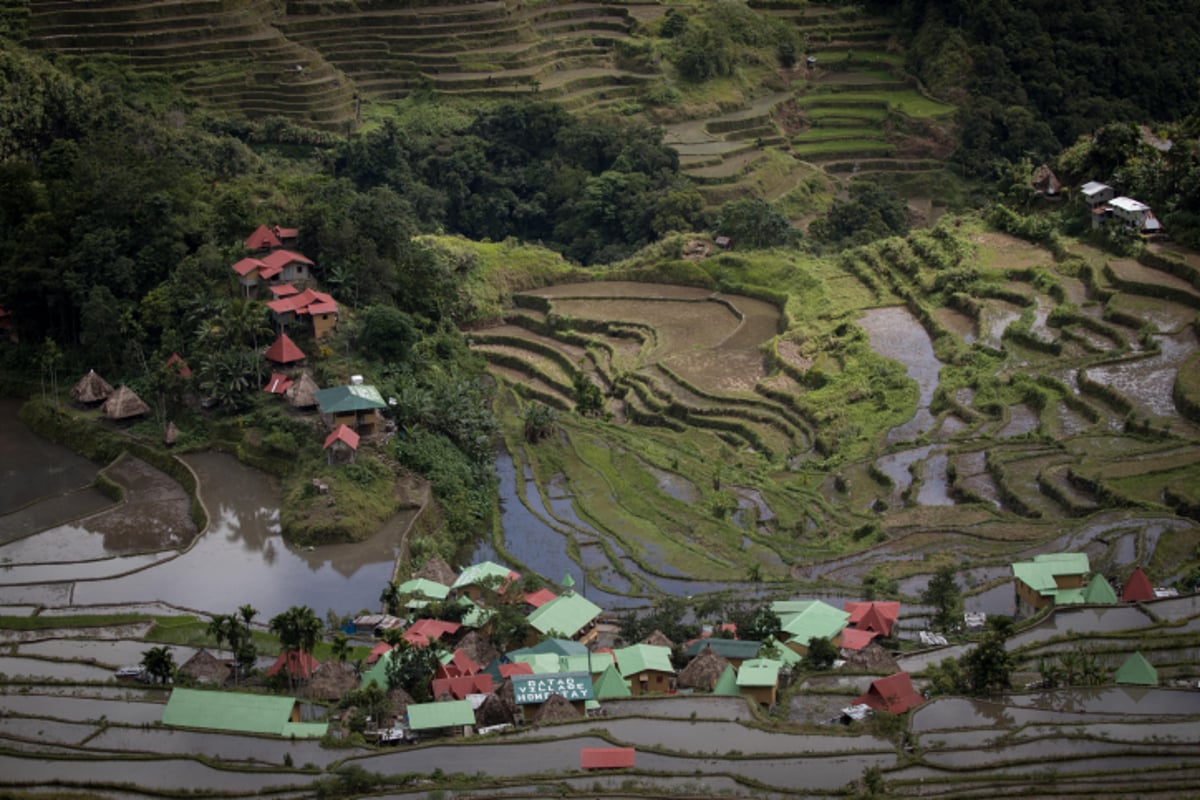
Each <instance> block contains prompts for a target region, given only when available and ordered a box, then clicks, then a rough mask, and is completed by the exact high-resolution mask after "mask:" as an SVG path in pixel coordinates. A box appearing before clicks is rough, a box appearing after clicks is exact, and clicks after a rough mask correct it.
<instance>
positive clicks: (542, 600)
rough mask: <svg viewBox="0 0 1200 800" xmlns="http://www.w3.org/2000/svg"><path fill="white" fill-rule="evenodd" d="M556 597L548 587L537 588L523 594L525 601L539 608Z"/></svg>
mask: <svg viewBox="0 0 1200 800" xmlns="http://www.w3.org/2000/svg"><path fill="white" fill-rule="evenodd" d="M557 599H558V595H556V594H555V593H554V592H552V591H550V590H549V589H538V590H537V591H536V592H530V593H528V594H527V595H525V602H526V603H529V605H531V606H533V607H534V608H541V607H542V606H544V605H546V603H549V602H550V601H551V600H557Z"/></svg>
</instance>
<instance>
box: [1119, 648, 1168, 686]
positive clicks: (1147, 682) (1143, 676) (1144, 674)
mask: <svg viewBox="0 0 1200 800" xmlns="http://www.w3.org/2000/svg"><path fill="white" fill-rule="evenodd" d="M1115 680H1116V682H1117V683H1131V684H1134V685H1136V686H1157V685H1158V670H1156V669H1155V668H1154V665H1152V664H1151V663H1150V662H1149V661H1147V660H1146V657H1145V656H1143V655H1142V654H1141V653H1140V652H1135V653H1134V654H1133V655H1131V656H1130V657H1129V658H1127V659H1125V663H1124V664H1122V665H1121V666H1120V667H1119V668H1118V669H1117V676H1116V679H1115Z"/></svg>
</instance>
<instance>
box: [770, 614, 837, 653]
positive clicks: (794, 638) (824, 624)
mask: <svg viewBox="0 0 1200 800" xmlns="http://www.w3.org/2000/svg"><path fill="white" fill-rule="evenodd" d="M771 610H772V611H774V612H775V613H776V614H778V615H779V622H780V627H781V630H782V632H783V638H784V643H785V644H787V646H788V647H789V648H791V649H792V650H793V651H795V652H797V653H799V654H800V655H802V656H803V655H808V643H809V642H810V641H812V640H813V639H816V638H818V637H822V638H825V639H828V640H829V641H830V643H831V644H832V645H833V646H834V647H841V644H842V629H843V628H845V627H846V623H847V622H848V621H849V619H850V614H849V613H848V612H846V611H839V610H838V609H836V608H834V607H833V606H831V605H829V604H828V603H824V602H822V601H820V600H776V601H775V602H774V603H771Z"/></svg>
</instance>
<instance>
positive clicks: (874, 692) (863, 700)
mask: <svg viewBox="0 0 1200 800" xmlns="http://www.w3.org/2000/svg"><path fill="white" fill-rule="evenodd" d="M854 702H855V704H866V705H868V706H870V707H871V708H873V709H875V710H876V711H886V712H887V713H889V714H903V713H904V712H905V711H908V710H909V709H910V708H916V707H917V706H919V705H921V704H922V703H924V702H925V698H923V697H921V695H919V694H917V690H916V689H914V688H913V685H912V678H911V677H909V675H908V673H907V672H897V673H896V674H895V675H889V676H888V677H886V678H880V679H879V680H876V681H872V682H871V688H869V689H867V693H866V694H864V695H862V696H861V697H859V698H858V699H856V700H855V701H854Z"/></svg>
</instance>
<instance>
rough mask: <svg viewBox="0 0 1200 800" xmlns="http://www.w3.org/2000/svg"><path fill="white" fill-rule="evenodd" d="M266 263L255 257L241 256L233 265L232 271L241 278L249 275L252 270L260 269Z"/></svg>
mask: <svg viewBox="0 0 1200 800" xmlns="http://www.w3.org/2000/svg"><path fill="white" fill-rule="evenodd" d="M265 266H266V264H264V263H263V262H261V261H259V260H258V259H257V258H243V259H242V260H241V261H239V262H237V263H236V264H234V265H233V271H234V272H236V273H237V274H238V275H241V276H242V277H243V278H244V277H246V276H247V275H249V274H250V273H251V272H254V270H256V269H258V270H261V269H262V268H263V267H265Z"/></svg>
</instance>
